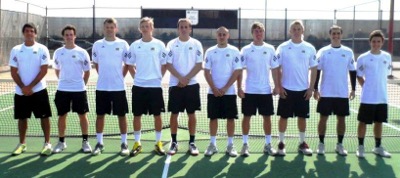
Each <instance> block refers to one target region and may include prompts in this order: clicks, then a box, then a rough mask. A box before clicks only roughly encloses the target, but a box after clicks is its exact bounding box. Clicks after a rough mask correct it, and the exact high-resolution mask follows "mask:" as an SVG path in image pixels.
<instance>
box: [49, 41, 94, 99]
mask: <svg viewBox="0 0 400 178" xmlns="http://www.w3.org/2000/svg"><path fill="white" fill-rule="evenodd" d="M53 59H54V64H53V67H54V68H55V69H56V70H59V71H60V74H59V80H58V88H57V90H59V91H85V90H86V85H85V81H84V80H83V73H84V72H86V71H89V70H90V69H91V66H90V57H89V54H88V52H87V51H86V50H84V49H82V48H81V47H79V46H75V48H73V49H67V48H65V46H64V47H61V48H58V49H57V50H56V51H55V52H54V54H53Z"/></svg>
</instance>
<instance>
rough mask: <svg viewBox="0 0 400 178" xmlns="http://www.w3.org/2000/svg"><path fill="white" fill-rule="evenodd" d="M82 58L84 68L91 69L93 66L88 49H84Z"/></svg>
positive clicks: (85, 69)
mask: <svg viewBox="0 0 400 178" xmlns="http://www.w3.org/2000/svg"><path fill="white" fill-rule="evenodd" d="M82 59H83V70H84V71H89V70H90V69H92V66H91V65H90V57H89V53H88V52H87V51H86V50H82Z"/></svg>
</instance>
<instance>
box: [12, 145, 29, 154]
mask: <svg viewBox="0 0 400 178" xmlns="http://www.w3.org/2000/svg"><path fill="white" fill-rule="evenodd" d="M25 151H26V144H25V143H24V144H21V143H19V144H18V145H17V147H16V148H15V150H14V151H13V152H12V155H20V154H21V153H23V152H25Z"/></svg>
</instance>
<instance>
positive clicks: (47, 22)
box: [45, 6, 49, 46]
mask: <svg viewBox="0 0 400 178" xmlns="http://www.w3.org/2000/svg"><path fill="white" fill-rule="evenodd" d="M45 22H46V24H45V25H46V46H49V17H48V16H47V6H46V19H45Z"/></svg>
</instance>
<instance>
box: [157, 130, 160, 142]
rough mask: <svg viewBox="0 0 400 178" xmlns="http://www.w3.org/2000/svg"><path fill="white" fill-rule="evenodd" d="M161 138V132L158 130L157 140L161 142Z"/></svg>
mask: <svg viewBox="0 0 400 178" xmlns="http://www.w3.org/2000/svg"><path fill="white" fill-rule="evenodd" d="M160 140H161V132H157V131H156V142H159V141H160Z"/></svg>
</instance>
